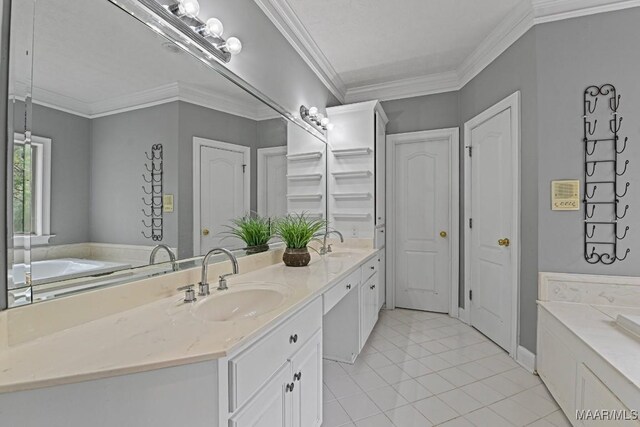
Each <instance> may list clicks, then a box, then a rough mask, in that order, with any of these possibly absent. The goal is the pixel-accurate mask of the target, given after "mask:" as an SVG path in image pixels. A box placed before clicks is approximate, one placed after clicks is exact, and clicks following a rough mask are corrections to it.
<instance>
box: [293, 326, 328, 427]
mask: <svg viewBox="0 0 640 427" xmlns="http://www.w3.org/2000/svg"><path fill="white" fill-rule="evenodd" d="M291 367H292V369H293V374H292V378H294V380H293V383H294V389H293V393H292V412H293V427H320V425H321V424H322V330H318V332H317V333H316V334H315V335H314V336H313V338H311V339H310V340H309V341H308V342H307V343H306V344H305V345H304V346H303V347H302V348H301V349H300V351H298V353H296V354H295V355H294V356H293V358H292V359H291Z"/></svg>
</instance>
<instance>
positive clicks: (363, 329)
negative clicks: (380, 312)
mask: <svg viewBox="0 0 640 427" xmlns="http://www.w3.org/2000/svg"><path fill="white" fill-rule="evenodd" d="M369 295H370V292H369V280H367V281H366V282H364V283H363V284H361V285H360V287H359V288H358V311H359V312H360V351H362V348H363V347H364V345H365V344H366V342H367V338H369V332H368V327H369V317H370V316H369V311H370V308H369Z"/></svg>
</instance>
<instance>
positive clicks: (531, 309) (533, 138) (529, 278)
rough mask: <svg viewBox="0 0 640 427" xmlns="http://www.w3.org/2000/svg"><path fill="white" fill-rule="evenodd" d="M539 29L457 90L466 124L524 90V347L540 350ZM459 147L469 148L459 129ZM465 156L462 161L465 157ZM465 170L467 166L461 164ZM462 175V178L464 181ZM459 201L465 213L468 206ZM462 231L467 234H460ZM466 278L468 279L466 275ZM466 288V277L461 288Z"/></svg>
mask: <svg viewBox="0 0 640 427" xmlns="http://www.w3.org/2000/svg"><path fill="white" fill-rule="evenodd" d="M535 31H536V30H535V28H534V29H531V30H529V31H528V32H527V33H526V34H525V35H524V36H522V37H521V38H520V39H519V40H518V41H516V42H515V43H514V44H513V45H512V46H511V47H509V49H507V50H506V51H505V52H504V53H503V54H502V55H500V56H499V57H498V58H497V59H496V60H495V61H494V62H492V63H491V65H489V66H488V67H487V68H485V69H484V70H483V71H482V72H481V73H480V74H478V75H477V76H476V77H475V78H474V79H473V80H471V81H470V82H469V83H468V84H467V85H465V86H464V87H463V88H462V89H461V90H460V92H459V100H458V103H459V104H458V105H459V107H460V110H459V111H460V112H459V120H460V121H459V123H460V126H461V129H462V126H464V123H465V122H466V121H468V120H469V119H471V118H473V117H474V116H476V115H478V114H479V113H481V112H482V111H484V110H486V109H487V108H489V107H491V106H492V105H493V104H495V103H496V102H498V101H500V100H502V99H504V98H506V97H507V96H509V95H511V94H512V93H514V92H516V91H518V90H519V91H520V95H521V98H520V102H521V104H520V106H521V110H520V116H521V152H520V156H521V162H520V173H521V192H520V199H521V225H520V232H521V245H520V251H521V270H520V341H519V342H520V345H522V346H524V347H526V348H527V349H529V350H531V351H535V348H536V328H535V324H536V318H537V317H536V297H537V289H538V285H537V283H538V282H537V280H538V279H537V276H538V179H537V176H538V148H537V141H538V135H537V130H538V127H537V124H538V117H537V111H538V110H537V93H536V91H537V80H536V37H535ZM460 144H461V150H460V153H464V152H465V151H464V150H463V149H462V147H464V135H463V132H461V138H460ZM461 160H462V159H461ZM460 170H461V171H462V174H463V175H464V168H463V167H462V166H461V169H460ZM463 179H464V177H463V178H462V180H461V182H464V181H463ZM463 200H464V199H462V200H461V203H460V205H461V212H463V210H462V208H463V206H464V203H463ZM461 235H463V234H461ZM462 279H463V280H464V277H462ZM462 287H464V281H463V282H462V286H461V288H462Z"/></svg>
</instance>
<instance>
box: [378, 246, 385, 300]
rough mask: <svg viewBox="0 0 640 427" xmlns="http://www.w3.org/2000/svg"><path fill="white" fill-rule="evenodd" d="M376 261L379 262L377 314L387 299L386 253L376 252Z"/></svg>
mask: <svg viewBox="0 0 640 427" xmlns="http://www.w3.org/2000/svg"><path fill="white" fill-rule="evenodd" d="M378 260H379V265H378V304H377V310H378V312H379V311H380V309H381V308H382V306H383V305H384V303H385V301H386V299H387V294H386V292H387V278H386V274H387V269H386V266H387V264H386V251H385V250H384V249H381V250H380V252H378Z"/></svg>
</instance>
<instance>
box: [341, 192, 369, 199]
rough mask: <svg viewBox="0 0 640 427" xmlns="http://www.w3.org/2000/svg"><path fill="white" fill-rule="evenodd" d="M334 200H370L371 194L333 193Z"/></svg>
mask: <svg viewBox="0 0 640 427" xmlns="http://www.w3.org/2000/svg"><path fill="white" fill-rule="evenodd" d="M332 195H333V198H334V199H336V200H347V199H370V198H371V193H333V194H332Z"/></svg>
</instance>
